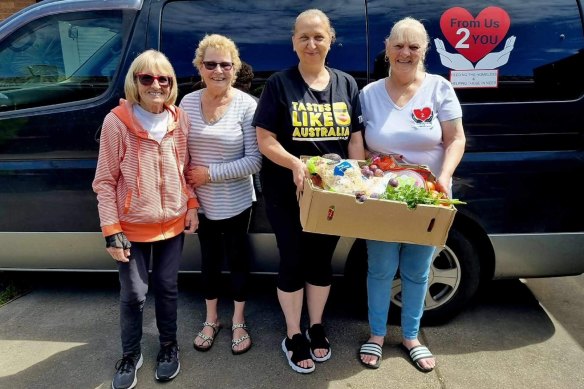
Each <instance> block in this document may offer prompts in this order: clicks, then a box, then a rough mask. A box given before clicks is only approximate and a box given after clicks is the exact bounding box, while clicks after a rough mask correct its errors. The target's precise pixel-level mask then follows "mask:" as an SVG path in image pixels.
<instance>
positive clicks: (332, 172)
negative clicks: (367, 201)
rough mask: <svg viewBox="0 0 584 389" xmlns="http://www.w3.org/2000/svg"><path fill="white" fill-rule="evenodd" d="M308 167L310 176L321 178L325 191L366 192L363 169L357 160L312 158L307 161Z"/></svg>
mask: <svg viewBox="0 0 584 389" xmlns="http://www.w3.org/2000/svg"><path fill="white" fill-rule="evenodd" d="M306 167H307V168H308V171H309V172H310V174H317V175H318V176H320V179H321V180H322V188H323V189H326V190H330V191H331V192H339V193H348V194H354V193H355V192H364V191H365V183H364V181H363V178H362V177H363V176H362V175H361V167H360V166H359V164H358V163H357V161H355V160H350V159H342V160H340V161H336V160H332V159H328V158H323V157H311V158H309V159H308V160H307V161H306Z"/></svg>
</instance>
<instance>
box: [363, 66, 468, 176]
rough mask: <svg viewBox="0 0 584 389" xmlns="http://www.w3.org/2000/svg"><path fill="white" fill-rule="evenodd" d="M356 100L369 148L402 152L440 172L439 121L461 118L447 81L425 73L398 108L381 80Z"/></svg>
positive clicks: (437, 173) (458, 104) (409, 159)
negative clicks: (359, 106) (411, 95)
mask: <svg viewBox="0 0 584 389" xmlns="http://www.w3.org/2000/svg"><path fill="white" fill-rule="evenodd" d="M360 99H361V109H362V111H363V120H364V122H365V142H366V144H367V147H368V149H369V150H370V151H377V152H379V153H383V154H400V155H403V157H404V159H405V160H406V161H407V162H409V163H414V164H423V165H428V166H429V167H430V170H431V171H432V173H434V175H436V176H438V175H440V170H441V169H442V162H443V160H444V147H443V146H442V128H441V126H440V122H443V121H447V120H452V119H456V118H460V117H462V108H461V106H460V103H459V101H458V98H457V97H456V94H455V92H454V88H453V87H452V85H451V84H450V82H449V81H448V80H446V79H444V78H443V77H441V76H438V75H434V74H428V73H426V77H425V78H424V81H423V82H422V85H421V86H420V88H419V89H418V91H417V92H416V94H415V95H414V96H413V97H412V99H411V100H410V101H409V102H408V103H407V104H406V105H404V106H403V107H401V108H400V107H398V106H397V105H395V103H394V102H393V101H392V100H391V98H390V97H389V94H388V93H387V90H386V89H385V79H381V80H378V81H375V82H372V83H371V84H369V85H367V86H365V87H364V88H363V90H362V91H361V94H360Z"/></svg>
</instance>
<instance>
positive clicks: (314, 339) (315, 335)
mask: <svg viewBox="0 0 584 389" xmlns="http://www.w3.org/2000/svg"><path fill="white" fill-rule="evenodd" d="M306 339H308V341H309V342H310V356H311V357H312V359H314V360H315V361H316V362H324V361H328V360H329V359H330V358H331V354H332V351H331V344H330V343H329V341H328V339H327V338H326V334H325V333H324V327H323V325H322V324H313V325H312V327H310V328H309V329H307V330H306ZM316 349H326V350H328V351H327V353H326V354H325V355H324V356H323V357H317V356H316V355H314V350H316Z"/></svg>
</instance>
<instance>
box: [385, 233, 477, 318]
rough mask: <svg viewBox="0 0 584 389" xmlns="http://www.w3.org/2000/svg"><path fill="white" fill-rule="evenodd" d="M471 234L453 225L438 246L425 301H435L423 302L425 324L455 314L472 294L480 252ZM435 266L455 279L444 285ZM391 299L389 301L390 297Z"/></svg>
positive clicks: (475, 282) (464, 305) (475, 285)
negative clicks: (441, 245)
mask: <svg viewBox="0 0 584 389" xmlns="http://www.w3.org/2000/svg"><path fill="white" fill-rule="evenodd" d="M476 247H477V245H475V244H473V243H472V240H471V238H470V237H469V236H468V235H466V234H465V233H463V232H462V231H460V230H457V229H456V228H455V227H453V228H452V229H451V230H450V233H449V235H448V239H447V241H446V246H445V247H444V248H443V249H442V250H440V252H439V253H438V254H437V255H436V256H435V258H434V260H433V262H432V269H431V271H430V280H429V288H428V293H429V294H430V296H428V298H427V299H426V301H433V302H434V303H435V304H434V305H432V306H426V307H425V309H424V314H423V316H422V323H423V324H425V325H437V324H442V323H444V322H447V321H449V320H451V319H453V318H454V317H455V316H456V315H458V314H459V313H460V312H461V311H462V310H463V309H464V308H465V307H466V306H467V305H468V303H469V302H470V301H471V299H472V298H473V297H474V296H475V295H476V292H477V290H478V288H479V284H480V279H481V263H480V256H479V254H478V252H477V249H476ZM435 270H440V271H444V270H449V272H450V273H451V274H450V275H452V276H455V280H449V281H448V285H447V284H445V283H441V282H440V279H439V276H437V275H436V274H435ZM392 303H393V301H392Z"/></svg>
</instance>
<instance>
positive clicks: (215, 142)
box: [180, 89, 262, 220]
mask: <svg viewBox="0 0 584 389" xmlns="http://www.w3.org/2000/svg"><path fill="white" fill-rule="evenodd" d="M203 90H204V89H202V90H198V91H195V92H192V93H189V94H188V95H186V96H185V97H184V98H183V99H182V101H181V103H180V107H181V108H183V109H184V110H185V112H186V113H187V114H188V115H189V118H190V120H191V128H190V129H189V136H188V148H189V153H190V155H191V164H192V165H194V166H208V167H209V172H210V173H211V181H212V182H211V183H208V184H205V185H201V186H200V187H198V188H196V189H195V191H196V193H197V197H198V199H199V204H200V205H201V208H200V209H199V212H203V213H204V214H205V216H206V217H207V218H209V219H211V220H222V219H227V218H230V217H233V216H236V215H238V214H240V213H241V212H243V211H244V210H245V209H247V208H249V207H250V206H251V205H252V201H254V200H255V193H254V189H253V182H252V174H254V173H257V172H258V171H259V170H260V168H261V164H262V157H261V154H260V151H259V149H258V143H257V138H256V132H255V127H252V125H251V121H252V119H253V115H254V112H255V109H256V106H257V103H256V101H255V100H254V99H253V98H252V97H251V96H250V95H248V94H247V93H245V92H242V91H240V90H238V89H233V92H234V96H233V99H232V101H231V103H230V104H229V108H228V109H227V111H226V112H225V114H224V115H223V116H222V117H221V118H220V119H219V120H217V121H216V122H214V123H213V124H210V123H206V122H205V120H204V117H203V113H202V110H201V94H202V93H203Z"/></svg>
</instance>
